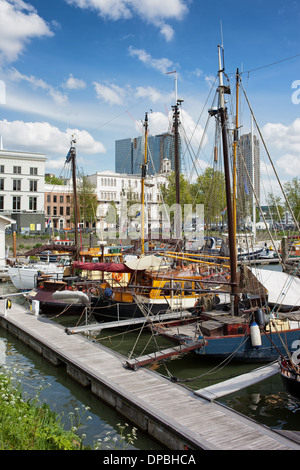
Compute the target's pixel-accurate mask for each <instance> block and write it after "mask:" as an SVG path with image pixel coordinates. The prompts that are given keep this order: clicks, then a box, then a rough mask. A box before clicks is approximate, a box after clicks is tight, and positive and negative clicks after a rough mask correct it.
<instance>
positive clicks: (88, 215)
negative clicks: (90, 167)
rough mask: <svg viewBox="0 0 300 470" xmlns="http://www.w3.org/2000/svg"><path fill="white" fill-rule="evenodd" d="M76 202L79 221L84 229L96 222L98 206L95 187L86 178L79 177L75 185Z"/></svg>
mask: <svg viewBox="0 0 300 470" xmlns="http://www.w3.org/2000/svg"><path fill="white" fill-rule="evenodd" d="M77 200H78V207H79V221H80V222H82V223H83V225H84V227H86V226H87V224H89V223H91V222H92V223H93V222H95V221H96V216H97V206H98V202H97V195H96V188H95V185H93V184H92V183H91V182H90V180H89V179H88V177H87V176H84V175H81V178H80V181H79V182H78V183H77ZM74 209H75V208H74Z"/></svg>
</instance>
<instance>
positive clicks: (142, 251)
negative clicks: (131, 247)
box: [141, 113, 148, 255]
mask: <svg viewBox="0 0 300 470" xmlns="http://www.w3.org/2000/svg"><path fill="white" fill-rule="evenodd" d="M144 127H145V155H144V163H143V165H142V179H141V184H142V187H141V205H142V222H141V225H142V239H141V253H142V255H144V254H145V178H146V176H147V145H148V142H147V137H148V113H146V115H145V123H144Z"/></svg>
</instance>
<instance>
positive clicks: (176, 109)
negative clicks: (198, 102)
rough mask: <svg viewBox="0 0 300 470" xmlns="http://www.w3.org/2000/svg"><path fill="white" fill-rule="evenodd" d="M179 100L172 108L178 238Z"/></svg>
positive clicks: (178, 233) (179, 210)
mask: <svg viewBox="0 0 300 470" xmlns="http://www.w3.org/2000/svg"><path fill="white" fill-rule="evenodd" d="M181 102H182V101H181V100H177V101H176V104H175V106H173V110H174V116H173V119H174V169H175V195H176V201H175V202H176V210H175V238H176V239H179V237H180V233H181V217H180V215H181V207H180V155H179V133H178V126H179V104H180V103H181Z"/></svg>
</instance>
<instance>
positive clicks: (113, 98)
mask: <svg viewBox="0 0 300 470" xmlns="http://www.w3.org/2000/svg"><path fill="white" fill-rule="evenodd" d="M93 85H94V87H95V90H96V93H97V98H98V99H99V100H103V101H105V103H108V104H112V105H122V104H123V99H124V96H125V90H124V89H123V88H121V87H119V86H118V85H114V84H113V83H111V84H108V83H107V84H105V85H104V84H102V83H98V82H94V83H93Z"/></svg>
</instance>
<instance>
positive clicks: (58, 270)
mask: <svg viewBox="0 0 300 470" xmlns="http://www.w3.org/2000/svg"><path fill="white" fill-rule="evenodd" d="M64 270H65V266H61V265H56V264H55V263H49V264H47V263H36V264H28V265H27V264H23V265H17V266H10V267H9V268H8V276H9V278H10V280H11V282H12V283H13V285H14V286H15V288H16V289H18V290H31V289H33V288H34V287H35V281H36V277H37V276H38V275H42V274H46V275H55V278H56V279H62V278H63V274H64Z"/></svg>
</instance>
